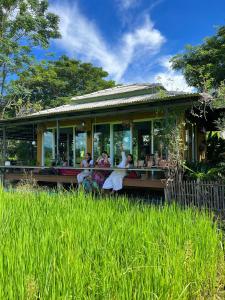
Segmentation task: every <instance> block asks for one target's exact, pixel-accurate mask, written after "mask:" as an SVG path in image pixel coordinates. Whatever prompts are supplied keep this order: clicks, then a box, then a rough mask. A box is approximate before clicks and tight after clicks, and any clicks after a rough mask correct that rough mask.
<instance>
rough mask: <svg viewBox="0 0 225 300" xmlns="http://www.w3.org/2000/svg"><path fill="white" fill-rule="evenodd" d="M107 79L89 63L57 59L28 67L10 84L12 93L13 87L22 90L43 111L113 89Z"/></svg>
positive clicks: (66, 58) (111, 83) (111, 82)
mask: <svg viewBox="0 0 225 300" xmlns="http://www.w3.org/2000/svg"><path fill="white" fill-rule="evenodd" d="M107 76H108V73H107V72H105V71H104V70H103V69H102V68H99V67H95V66H93V65H92V64H91V63H83V62H81V61H79V60H75V59H70V58H68V57H67V56H61V57H60V58H59V59H57V60H49V61H42V62H41V63H39V64H36V65H32V66H30V68H28V69H27V70H26V71H24V72H22V73H21V74H20V76H19V79H18V80H17V81H14V82H13V84H14V90H15V86H16V87H17V88H18V90H19V87H21V86H22V87H23V90H26V91H27V94H28V95H29V99H30V101H31V102H32V103H41V104H42V107H44V108H46V107H55V106H58V105H62V104H64V103H67V102H68V101H70V98H71V96H76V95H82V94H86V93H91V92H94V91H98V90H102V89H106V88H111V87H113V86H115V82H114V81H112V80H107V79H106V77H107Z"/></svg>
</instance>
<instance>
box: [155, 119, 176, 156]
mask: <svg viewBox="0 0 225 300" xmlns="http://www.w3.org/2000/svg"><path fill="white" fill-rule="evenodd" d="M175 124H176V123H175V120H174V119H160V120H154V121H153V140H154V154H155V155H158V156H159V158H163V159H166V158H167V157H168V149H169V134H171V133H172V131H173V130H174V128H175Z"/></svg>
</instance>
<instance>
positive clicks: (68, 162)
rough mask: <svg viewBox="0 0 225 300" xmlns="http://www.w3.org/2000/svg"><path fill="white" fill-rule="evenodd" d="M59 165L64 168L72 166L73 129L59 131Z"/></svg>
mask: <svg viewBox="0 0 225 300" xmlns="http://www.w3.org/2000/svg"><path fill="white" fill-rule="evenodd" d="M59 163H60V165H64V166H73V128H72V127H68V128H66V127H65V128H63V127H61V128H60V129H59Z"/></svg>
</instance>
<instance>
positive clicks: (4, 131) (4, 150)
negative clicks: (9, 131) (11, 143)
mask: <svg viewBox="0 0 225 300" xmlns="http://www.w3.org/2000/svg"><path fill="white" fill-rule="evenodd" d="M2 142H3V145H2V146H3V147H2V148H3V149H2V150H3V151H2V158H3V162H4V164H5V161H6V150H7V149H6V128H5V127H3V129H2Z"/></svg>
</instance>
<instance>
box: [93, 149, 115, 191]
mask: <svg viewBox="0 0 225 300" xmlns="http://www.w3.org/2000/svg"><path fill="white" fill-rule="evenodd" d="M110 166H111V161H110V158H109V156H108V153H107V152H106V151H103V152H102V155H101V156H100V157H99V158H98V159H97V161H96V167H99V168H110ZM107 176H109V172H108V171H105V170H95V171H94V173H93V175H92V180H93V181H94V182H95V183H96V184H97V185H98V187H99V188H101V187H102V185H103V183H104V182H105V179H106V177H107Z"/></svg>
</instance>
